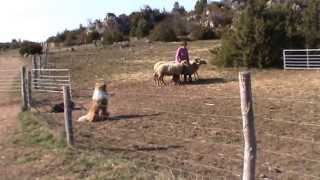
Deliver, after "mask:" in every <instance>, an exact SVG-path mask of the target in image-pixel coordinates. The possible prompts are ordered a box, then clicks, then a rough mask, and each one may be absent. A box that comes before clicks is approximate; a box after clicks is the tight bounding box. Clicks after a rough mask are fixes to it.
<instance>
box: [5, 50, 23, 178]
mask: <svg viewBox="0 0 320 180" xmlns="http://www.w3.org/2000/svg"><path fill="white" fill-rule="evenodd" d="M22 65H23V62H22V61H21V59H20V58H19V57H14V56H3V57H0V91H1V92H0V179H6V178H8V177H9V176H8V173H9V170H8V168H7V167H8V166H9V164H8V161H9V159H11V157H12V156H13V154H14V153H13V152H14V149H15V148H14V147H12V145H11V143H10V139H11V137H12V136H13V135H14V133H15V132H17V128H18V119H17V118H18V114H19V112H20V98H19V97H18V96H17V94H18V92H15V94H12V93H13V92H9V91H12V90H13V88H12V84H11V83H13V82H14V81H15V80H16V79H17V78H19V71H20V67H21V66H22ZM4 81H5V82H4ZM4 84H6V86H4ZM11 172H12V171H11ZM10 174H11V173H10Z"/></svg>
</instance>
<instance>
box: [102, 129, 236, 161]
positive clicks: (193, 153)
mask: <svg viewBox="0 0 320 180" xmlns="http://www.w3.org/2000/svg"><path fill="white" fill-rule="evenodd" d="M108 129H116V130H118V131H122V132H126V131H128V129H124V128H115V127H108ZM131 130H132V129H131ZM149 134H150V133H149ZM153 135H154V134H153ZM160 136H161V135H160ZM168 137H171V136H168ZM108 138H110V137H108ZM112 139H115V140H122V139H123V138H120V137H114V136H113V137H112ZM174 139H178V138H174ZM193 141H196V140H193ZM131 142H135V143H136V144H140V145H143V146H149V145H150V144H146V143H143V142H141V141H137V140H134V141H131ZM220 144H222V145H224V144H223V143H214V144H212V145H220ZM154 148H155V149H157V148H161V147H157V146H155V147H154ZM175 151H176V152H183V153H188V154H191V155H201V156H203V155H204V154H202V153H197V152H191V151H185V150H178V149H175ZM223 157H224V156H223ZM225 158H227V159H228V160H231V161H236V162H240V161H242V159H236V158H230V157H225Z"/></svg>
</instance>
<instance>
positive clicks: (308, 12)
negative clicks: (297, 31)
mask: <svg viewBox="0 0 320 180" xmlns="http://www.w3.org/2000/svg"><path fill="white" fill-rule="evenodd" d="M319 5H320V2H319V0H310V1H309V2H308V6H307V8H306V9H305V10H304V12H303V18H302V19H303V22H302V30H303V34H304V37H305V46H306V48H316V47H317V45H318V44H319V42H320V36H319V33H320V31H319V22H320V21H319V13H320V10H319Z"/></svg>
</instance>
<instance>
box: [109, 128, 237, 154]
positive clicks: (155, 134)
mask: <svg viewBox="0 0 320 180" xmlns="http://www.w3.org/2000/svg"><path fill="white" fill-rule="evenodd" d="M108 128H110V129H117V130H119V131H125V132H127V131H136V129H123V128H115V127H108ZM148 134H152V135H154V136H159V137H165V138H172V139H176V140H182V141H188V142H197V143H201V144H203V143H205V142H201V141H197V140H194V139H191V138H181V137H180V138H179V137H174V136H167V135H163V134H158V133H148ZM209 145H220V146H226V147H233V148H240V149H241V147H242V146H241V145H234V144H226V143H216V142H211V143H210V144H209Z"/></svg>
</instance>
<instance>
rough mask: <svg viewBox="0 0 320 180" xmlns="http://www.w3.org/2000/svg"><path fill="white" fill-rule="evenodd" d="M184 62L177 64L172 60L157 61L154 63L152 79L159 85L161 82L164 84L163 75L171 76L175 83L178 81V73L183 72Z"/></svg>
mask: <svg viewBox="0 0 320 180" xmlns="http://www.w3.org/2000/svg"><path fill="white" fill-rule="evenodd" d="M184 66H185V65H184V64H177V63H173V62H163V61H162V62H157V63H156V64H155V65H154V74H153V77H154V80H155V83H156V84H157V85H158V86H159V85H161V84H164V85H166V83H165V82H164V79H163V78H164V76H173V79H172V80H173V81H174V82H175V83H180V75H181V74H182V72H183V69H184Z"/></svg>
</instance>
